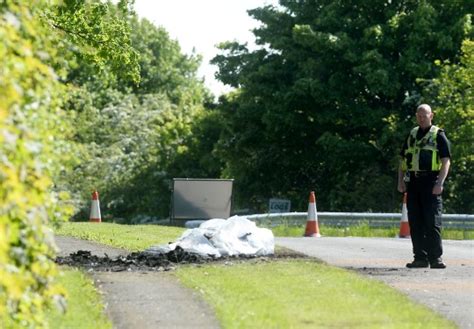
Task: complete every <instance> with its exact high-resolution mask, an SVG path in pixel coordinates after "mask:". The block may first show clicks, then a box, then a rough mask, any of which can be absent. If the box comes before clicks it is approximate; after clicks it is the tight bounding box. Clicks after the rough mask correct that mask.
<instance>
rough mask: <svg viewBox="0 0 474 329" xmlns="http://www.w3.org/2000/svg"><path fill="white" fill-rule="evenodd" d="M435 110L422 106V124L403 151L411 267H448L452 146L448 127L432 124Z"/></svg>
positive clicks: (418, 115) (401, 187)
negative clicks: (446, 213) (446, 211)
mask: <svg viewBox="0 0 474 329" xmlns="http://www.w3.org/2000/svg"><path fill="white" fill-rule="evenodd" d="M432 119H433V112H432V111H431V107H430V106H429V105H427V104H422V105H420V106H418V108H417V110H416V121H417V123H418V127H415V128H413V129H412V130H411V132H410V134H409V135H408V137H407V139H406V140H405V143H404V145H403V148H402V151H401V153H400V155H401V156H402V161H401V165H400V170H399V173H398V191H399V192H402V193H404V192H407V208H408V222H409V224H410V235H411V241H412V245H413V254H414V260H413V262H411V263H408V264H407V265H406V266H407V267H408V268H420V267H428V266H429V267H431V268H445V267H446V265H445V264H444V263H443V261H442V258H441V256H442V254H443V247H442V242H441V212H442V198H441V193H442V192H443V185H444V181H445V179H446V176H447V175H448V171H449V166H450V158H451V153H450V146H449V141H448V139H447V138H446V135H445V134H444V131H443V130H442V129H440V128H438V127H436V126H434V125H432V124H431V121H432Z"/></svg>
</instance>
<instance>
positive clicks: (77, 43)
mask: <svg viewBox="0 0 474 329" xmlns="http://www.w3.org/2000/svg"><path fill="white" fill-rule="evenodd" d="M44 13H45V15H44V17H45V20H46V24H49V25H50V27H51V29H52V30H53V31H54V32H55V33H57V34H58V35H59V36H60V37H61V41H60V42H58V44H57V45H56V46H57V47H59V48H60V49H61V52H62V53H63V55H65V56H66V58H67V59H68V60H66V61H62V62H59V63H58V64H59V65H66V67H67V68H66V70H65V72H64V69H62V68H61V66H59V65H58V67H57V69H58V71H61V72H64V73H65V75H66V76H67V75H68V76H69V80H70V79H71V78H72V77H74V78H75V80H76V81H77V80H78V79H81V80H83V81H87V80H88V79H89V76H88V75H86V74H83V75H82V76H80V72H78V71H81V70H84V69H83V68H81V67H79V66H86V67H88V70H87V74H104V73H105V74H107V73H108V74H110V73H112V74H113V77H112V79H113V78H114V77H117V78H121V79H123V80H130V81H133V82H134V83H135V84H137V83H138V82H139V81H140V76H139V65H138V53H137V51H136V50H135V49H134V48H133V47H132V45H131V41H130V26H129V24H128V22H127V17H128V15H129V11H128V7H127V4H126V2H125V1H121V2H120V4H119V6H115V5H113V4H112V3H111V2H102V1H99V0H68V1H61V2H59V4H58V5H53V6H50V7H49V8H48V9H47V10H45V12H44ZM84 71H85V70H84ZM84 73H86V72H84ZM77 75H79V76H80V77H78V76H77Z"/></svg>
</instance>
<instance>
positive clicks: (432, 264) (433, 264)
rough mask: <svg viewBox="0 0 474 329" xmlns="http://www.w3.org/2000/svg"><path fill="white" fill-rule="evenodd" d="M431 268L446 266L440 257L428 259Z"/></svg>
mask: <svg viewBox="0 0 474 329" xmlns="http://www.w3.org/2000/svg"><path fill="white" fill-rule="evenodd" d="M430 267H431V268H446V264H445V263H443V261H442V260H441V258H438V259H435V260H432V261H430Z"/></svg>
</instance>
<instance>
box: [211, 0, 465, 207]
mask: <svg viewBox="0 0 474 329" xmlns="http://www.w3.org/2000/svg"><path fill="white" fill-rule="evenodd" d="M280 4H281V7H280V8H276V7H272V6H266V7H263V8H257V9H254V10H251V11H249V13H250V15H251V16H253V17H254V18H255V19H257V20H259V21H260V22H261V23H262V24H261V26H260V27H259V28H257V29H255V30H254V34H255V36H256V38H257V43H258V44H259V45H261V46H262V47H261V48H260V49H257V50H255V51H249V50H248V49H247V48H246V47H245V45H239V44H237V43H235V42H226V43H223V44H221V50H222V52H221V54H220V55H218V56H216V57H215V58H214V59H213V63H214V64H216V65H217V66H218V67H219V72H218V74H217V76H218V78H219V79H220V80H221V81H223V82H224V83H226V84H229V85H231V86H234V87H237V88H239V89H238V91H236V92H234V93H232V94H230V95H228V96H227V97H226V98H221V100H220V104H219V109H220V110H221V111H222V113H223V116H224V118H225V124H223V127H224V128H223V134H222V137H221V138H220V140H219V143H218V144H219V147H218V153H219V154H220V155H221V156H222V157H223V159H224V160H225V163H226V168H225V170H224V175H226V176H229V177H233V178H235V179H236V182H238V184H236V189H237V191H236V202H237V204H238V205H239V206H242V207H244V208H249V207H251V208H253V209H257V210H260V211H262V210H266V200H268V198H269V197H286V198H289V199H291V201H292V205H294V209H304V207H305V203H306V196H307V193H308V191H310V190H315V191H316V194H317V198H318V204H319V205H321V207H322V209H324V210H328V211H330V210H337V211H344V210H347V211H365V210H373V211H389V210H392V209H396V208H397V207H398V203H399V195H398V194H397V193H396V190H395V188H396V168H397V165H398V153H399V150H400V147H401V144H402V142H403V139H404V138H405V136H406V134H407V132H408V131H409V129H410V128H411V127H412V125H414V124H415V123H414V120H413V118H414V117H413V114H414V111H415V108H416V105H417V104H418V102H419V101H420V97H421V96H420V95H421V92H422V86H421V85H420V84H418V82H417V79H419V78H424V79H432V78H435V77H436V76H437V75H438V74H439V71H440V67H439V66H437V65H435V63H434V62H435V60H436V59H442V60H447V59H449V60H451V61H452V62H454V63H456V62H457V61H458V60H459V53H460V52H459V50H460V46H461V42H462V40H463V39H464V38H465V37H466V36H467V35H468V33H470V32H469V28H470V26H471V23H470V20H469V15H468V14H469V13H470V11H469V8H468V7H469V6H468V2H467V1H448V0H445V1H438V0H436V1H435V0H432V1H418V2H417V1H392V2H387V1H385V0H378V1H370V2H367V1H333V0H319V1H280ZM466 27H468V28H466Z"/></svg>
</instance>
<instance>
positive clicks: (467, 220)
mask: <svg viewBox="0 0 474 329" xmlns="http://www.w3.org/2000/svg"><path fill="white" fill-rule="evenodd" d="M307 216H308V213H307V212H286V213H272V214H255V215H247V216H246V217H247V219H249V220H251V221H254V222H258V223H262V224H265V225H270V226H275V225H281V224H286V225H301V224H304V223H305V222H306V220H307ZM401 218H402V214H401V213H355V212H318V222H319V223H321V224H322V225H328V226H338V227H346V226H353V225H358V224H361V223H368V225H369V226H371V227H396V226H399V225H400V220H401ZM442 220H443V227H445V228H457V229H469V230H474V215H467V214H443V216H442Z"/></svg>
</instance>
